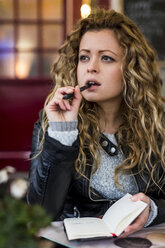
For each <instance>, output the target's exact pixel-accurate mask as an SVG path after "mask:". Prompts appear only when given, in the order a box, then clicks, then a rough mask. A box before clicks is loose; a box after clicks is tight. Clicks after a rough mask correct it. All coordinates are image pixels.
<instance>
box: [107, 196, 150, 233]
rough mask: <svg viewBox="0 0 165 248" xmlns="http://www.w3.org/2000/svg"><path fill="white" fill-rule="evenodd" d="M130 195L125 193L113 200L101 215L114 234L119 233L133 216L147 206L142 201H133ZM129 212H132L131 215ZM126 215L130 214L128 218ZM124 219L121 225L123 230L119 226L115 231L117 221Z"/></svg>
mask: <svg viewBox="0 0 165 248" xmlns="http://www.w3.org/2000/svg"><path fill="white" fill-rule="evenodd" d="M130 197H131V195H130V194H128V193H127V194H126V195H125V196H124V197H122V198H121V199H120V200H118V201H117V202H115V203H114V204H113V205H112V206H111V207H110V208H109V209H108V210H107V212H106V213H105V214H104V216H103V220H104V222H105V223H106V224H107V226H108V227H109V229H110V230H111V232H112V233H115V234H116V235H119V234H120V233H121V232H122V231H123V230H124V229H125V228H126V227H127V226H128V225H129V224H130V223H131V222H132V221H133V219H134V218H135V216H138V214H139V213H140V212H141V211H142V210H143V209H145V208H146V206H147V204H146V203H145V202H142V201H136V202H133V201H132V200H131V199H130ZM138 209H139V210H138ZM136 211H137V214H136ZM131 213H133V214H132V215H131ZM128 215H130V219H128V218H127V217H128ZM124 219H125V223H124V225H123V230H122V228H120V231H119V232H118V231H116V229H117V226H118V224H119V222H120V221H121V220H124Z"/></svg>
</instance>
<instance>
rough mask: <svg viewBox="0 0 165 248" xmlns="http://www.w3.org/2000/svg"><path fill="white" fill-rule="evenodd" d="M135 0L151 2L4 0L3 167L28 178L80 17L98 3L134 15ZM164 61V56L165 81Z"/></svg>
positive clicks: (0, 8)
mask: <svg viewBox="0 0 165 248" xmlns="http://www.w3.org/2000/svg"><path fill="white" fill-rule="evenodd" d="M136 2H141V6H140V5H139V6H140V7H141V9H143V8H145V7H146V6H145V3H147V2H148V1H147V0H143V1H141V0H140V1H129V0H0V130H1V138H0V170H2V169H4V168H6V167H7V166H10V167H13V168H14V169H15V171H16V174H17V175H19V176H21V177H25V178H28V171H29V168H30V159H29V156H30V151H31V142H32V132H33V125H34V123H35V122H36V121H37V119H38V113H39V111H40V110H41V109H42V108H43V105H44V102H45V99H46V96H47V95H48V94H49V92H50V91H51V89H52V87H54V85H53V82H52V80H51V75H50V71H51V67H52V64H53V62H54V61H55V60H56V59H57V56H58V49H59V47H60V46H61V45H62V44H63V42H64V41H65V39H66V37H67V34H69V32H70V31H71V30H72V28H73V26H74V25H75V24H76V22H77V20H78V19H80V18H85V17H86V16H88V15H89V13H90V12H91V9H92V8H95V7H101V8H105V9H111V8H112V9H115V10H116V11H119V12H123V13H125V12H128V14H129V13H130V12H131V11H130V12H129V10H130V9H131V8H130V9H129V8H128V9H127V11H126V6H127V4H132V5H131V6H132V8H134V7H135V12H131V14H130V16H131V17H133V16H135V17H136V15H137V13H136V7H137V6H136ZM151 2H152V1H151ZM158 2H160V3H161V2H162V1H158ZM149 38H150V37H149ZM159 41H161V39H159ZM163 43H164V42H163ZM162 48H164V45H163V46H162ZM164 61H165V56H164V57H163V55H162V57H161V55H160V59H159V61H158V63H159V66H160V71H161V74H162V78H163V82H164V83H165V62H164ZM162 91H163V95H164V96H165V88H164V86H163V89H162ZM68 247H69V246H68ZM93 247H94V246H93Z"/></svg>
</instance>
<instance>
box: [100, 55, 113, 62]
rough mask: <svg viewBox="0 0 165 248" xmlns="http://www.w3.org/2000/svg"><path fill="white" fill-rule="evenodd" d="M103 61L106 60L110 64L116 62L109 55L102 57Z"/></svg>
mask: <svg viewBox="0 0 165 248" xmlns="http://www.w3.org/2000/svg"><path fill="white" fill-rule="evenodd" d="M102 60H104V61H108V62H112V61H115V60H114V59H113V58H112V57H110V56H107V55H104V56H102Z"/></svg>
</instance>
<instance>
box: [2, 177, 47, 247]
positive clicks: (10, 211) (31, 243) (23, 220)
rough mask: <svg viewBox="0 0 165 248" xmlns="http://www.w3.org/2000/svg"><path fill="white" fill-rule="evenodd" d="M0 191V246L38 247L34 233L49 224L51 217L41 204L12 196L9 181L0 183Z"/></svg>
mask: <svg viewBox="0 0 165 248" xmlns="http://www.w3.org/2000/svg"><path fill="white" fill-rule="evenodd" d="M13 182H14V181H13ZM13 182H12V184H13ZM5 185H6V187H4V186H5ZM13 185H14V184H13ZM1 189H3V193H2V191H1ZM4 189H6V190H4ZM0 191H1V194H0V247H3V248H38V242H37V237H36V234H37V232H38V231H39V230H40V229H41V228H43V227H45V226H47V225H49V224H50V222H51V218H50V217H49V216H48V215H47V214H46V212H45V210H44V209H43V208H42V207H41V206H38V205H33V206H30V205H28V204H27V203H26V202H25V200H23V199H17V198H14V197H13V196H12V195H11V194H10V190H9V181H5V182H3V183H2V184H0Z"/></svg>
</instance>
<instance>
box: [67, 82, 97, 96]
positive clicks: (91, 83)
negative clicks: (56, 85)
mask: <svg viewBox="0 0 165 248" xmlns="http://www.w3.org/2000/svg"><path fill="white" fill-rule="evenodd" d="M92 85H94V83H93V82H89V83H88V84H86V85H84V86H82V87H81V88H80V92H82V91H84V90H86V89H88V88H90V87H91V86H92ZM72 97H74V92H73V93H68V94H65V95H64V96H63V99H64V100H68V99H70V98H72Z"/></svg>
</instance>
